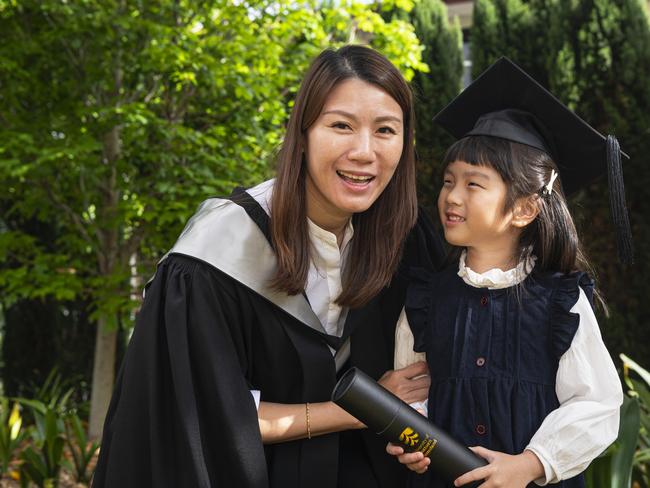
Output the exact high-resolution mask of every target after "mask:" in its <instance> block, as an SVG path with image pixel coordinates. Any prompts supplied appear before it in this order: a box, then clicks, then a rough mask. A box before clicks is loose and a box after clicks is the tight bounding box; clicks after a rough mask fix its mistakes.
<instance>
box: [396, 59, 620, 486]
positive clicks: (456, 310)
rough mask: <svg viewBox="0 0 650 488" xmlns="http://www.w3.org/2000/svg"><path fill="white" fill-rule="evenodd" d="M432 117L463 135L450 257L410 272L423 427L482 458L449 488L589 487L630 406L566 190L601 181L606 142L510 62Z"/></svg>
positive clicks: (450, 191) (414, 463)
mask: <svg viewBox="0 0 650 488" xmlns="http://www.w3.org/2000/svg"><path fill="white" fill-rule="evenodd" d="M436 120H437V121H438V122H440V123H441V124H442V125H443V126H444V127H445V128H447V129H448V130H450V132H452V134H454V135H455V136H456V137H462V138H461V139H460V140H459V141H457V142H456V143H455V144H454V145H453V146H452V147H451V148H450V149H449V150H448V152H447V155H446V157H445V160H444V167H445V169H444V178H443V184H442V189H441V192H440V197H439V199H438V210H439V215H440V219H441V221H442V225H443V228H444V234H445V238H446V240H447V241H448V242H449V244H451V245H452V246H454V249H455V260H454V261H453V264H452V265H451V266H450V267H448V268H447V269H444V270H442V271H441V272H438V273H435V274H433V273H429V272H426V271H424V270H414V271H413V273H412V274H413V275H414V276H413V280H414V281H413V283H412V284H411V285H410V288H409V291H408V296H407V305H406V311H407V316H408V322H409V325H410V327H411V330H412V331H413V335H414V338H415V346H414V349H415V351H419V352H425V353H426V357H427V362H428V364H429V371H430V374H431V389H430V392H429V402H428V416H429V418H430V419H431V420H432V421H433V422H434V423H436V424H437V425H439V426H440V427H442V428H444V429H446V430H447V431H448V432H449V433H450V434H452V435H453V436H454V437H456V438H457V439H458V440H459V441H460V442H462V443H464V444H465V445H468V446H479V447H473V448H472V449H473V450H474V452H475V453H477V454H478V455H480V456H481V457H483V458H485V459H486V460H487V461H488V462H489V464H488V465H487V466H485V467H482V468H478V469H476V470H474V471H471V472H469V473H466V474H464V475H462V476H460V477H459V478H458V479H456V480H455V481H454V485H455V486H462V485H464V484H466V483H470V482H472V481H479V480H484V481H483V482H482V484H481V483H477V485H479V486H480V487H482V488H488V487H511V488H522V487H525V486H534V485H532V482H535V483H537V484H539V485H544V484H547V483H559V485H560V486H563V487H581V486H584V480H583V478H582V476H581V475H580V473H581V472H582V471H583V470H584V469H585V468H586V467H587V466H588V465H589V463H590V462H591V461H592V460H593V459H594V458H595V457H596V456H598V454H600V453H601V452H602V451H603V450H604V449H605V448H606V447H607V446H608V445H609V444H610V443H611V442H613V441H614V440H615V439H616V436H617V431H618V422H619V407H620V405H621V403H622V398H623V397H622V390H621V386H620V382H619V380H618V377H617V373H616V370H615V368H614V365H613V363H612V360H611V358H610V356H609V353H608V352H607V350H606V348H605V346H604V344H603V342H602V339H601V335H600V332H599V328H598V324H597V322H596V318H595V316H594V312H593V310H592V297H593V293H594V286H593V281H592V280H591V279H590V278H589V276H588V275H587V274H586V272H585V271H586V270H588V269H589V267H588V263H587V261H586V259H585V256H584V254H583V253H582V250H581V245H580V241H579V239H578V236H577V234H576V229H575V226H574V223H573V220H572V218H571V215H570V214H569V211H568V209H567V204H566V200H565V197H564V194H563V187H564V189H565V190H566V191H567V193H571V192H572V191H575V190H576V189H577V188H578V187H579V186H580V185H581V184H584V183H585V180H586V182H588V181H591V180H592V179H593V178H594V176H596V175H597V174H598V173H599V172H602V169H603V166H604V160H605V158H604V157H603V155H604V154H605V152H606V151H605V148H606V142H605V139H604V138H603V137H602V136H601V135H600V134H598V133H597V132H595V131H594V130H593V129H591V127H589V126H588V125H586V124H585V123H584V122H583V121H581V120H580V119H579V118H577V117H576V116H575V115H574V114H573V113H572V112H570V111H569V110H568V109H567V108H566V107H564V106H563V105H561V104H560V102H558V101H557V100H556V99H555V98H554V97H553V96H552V95H551V94H550V93H548V92H546V90H544V89H543V88H542V87H541V86H539V85H538V84H537V83H536V82H534V81H533V80H532V78H530V77H528V75H526V74H525V73H524V72H523V71H521V70H520V69H519V68H518V67H517V66H516V65H514V64H512V63H511V62H510V61H509V60H507V59H503V58H502V59H501V60H499V61H498V62H497V63H496V64H495V65H493V66H492V67H491V68H490V69H488V71H487V72H486V73H484V74H483V75H482V76H481V77H480V78H479V79H478V80H477V81H475V82H474V83H473V84H472V85H471V86H470V87H468V88H467V89H466V90H465V92H463V93H462V94H461V95H460V96H459V97H458V98H457V99H456V100H454V101H453V102H452V103H451V104H450V105H449V106H448V107H447V108H446V109H445V110H443V112H441V113H440V114H439V115H438V116H437V117H436ZM614 141H615V140H613V138H612V139H610V140H608V143H607V144H609V145H610V147H609V153H610V158H609V159H610V160H617V159H618V158H619V157H620V154H619V152H618V146H617V145H614V144H615V142H614ZM594 146H597V148H595V149H594ZM592 151H594V152H595V154H597V155H598V156H597V159H594V158H592V157H591V156H590V152H592ZM619 163H620V161H619ZM580 165H584V166H582V167H581V166H580ZM594 168H595V169H594ZM560 173H561V174H562V175H563V176H564V175H565V174H566V175H567V178H566V179H565V181H561V178H560V176H559V174H560ZM611 192H612V193H615V190H614V189H612V190H611ZM387 451H388V452H389V453H390V454H393V455H396V456H398V458H399V460H400V462H402V463H404V464H406V465H408V467H409V468H410V469H411V470H413V471H416V472H417V473H420V474H421V475H422V476H415V477H414V480H413V484H414V485H415V486H426V487H428V488H438V487H447V486H451V485H450V482H448V481H445V480H443V479H442V478H440V477H439V476H438V475H437V474H436V473H433V472H429V471H428V470H427V466H428V465H429V459H428V458H424V457H423V455H422V453H420V452H415V453H404V451H403V450H402V448H401V447H398V446H395V445H391V444H389V446H388V447H387Z"/></svg>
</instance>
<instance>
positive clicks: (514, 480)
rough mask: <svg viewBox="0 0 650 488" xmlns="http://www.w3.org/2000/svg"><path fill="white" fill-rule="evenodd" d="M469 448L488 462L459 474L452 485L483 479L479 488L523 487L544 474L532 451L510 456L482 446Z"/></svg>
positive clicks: (461, 484) (542, 467)
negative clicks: (485, 464)
mask: <svg viewBox="0 0 650 488" xmlns="http://www.w3.org/2000/svg"><path fill="white" fill-rule="evenodd" d="M470 449H471V450H472V451H474V452H475V453H476V454H478V455H479V456H481V457H482V458H485V459H486V460H487V461H488V462H489V463H490V464H488V465H487V466H482V467H480V468H476V469H474V470H472V471H470V472H469V473H465V474H464V475H462V476H459V477H458V478H456V481H454V486H463V485H465V484H467V483H469V482H471V481H479V480H484V481H483V483H481V484H480V485H479V488H525V487H526V486H528V484H529V483H530V482H531V481H534V480H536V479H538V478H541V477H542V476H544V466H542V463H541V462H540V460H539V459H538V458H537V456H536V455H535V454H534V453H533V452H532V451H524V452H522V453H521V454H517V455H516V456H511V455H510V454H505V453H503V452H498V451H490V450H489V449H486V448H484V447H470Z"/></svg>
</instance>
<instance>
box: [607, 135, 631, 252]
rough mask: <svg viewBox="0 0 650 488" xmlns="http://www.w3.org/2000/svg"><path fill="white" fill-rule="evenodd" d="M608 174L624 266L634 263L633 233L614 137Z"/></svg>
mask: <svg viewBox="0 0 650 488" xmlns="http://www.w3.org/2000/svg"><path fill="white" fill-rule="evenodd" d="M607 170H608V171H607V172H608V180H609V208H610V211H611V214H612V220H613V221H614V226H615V228H616V244H617V247H618V258H619V260H620V261H621V262H622V263H623V264H632V263H633V262H634V248H633V246H632V231H631V229H630V219H629V218H628V215H627V208H626V206H625V185H624V184H623V167H622V165H621V149H620V146H619V144H618V141H617V140H616V138H615V137H614V136H607Z"/></svg>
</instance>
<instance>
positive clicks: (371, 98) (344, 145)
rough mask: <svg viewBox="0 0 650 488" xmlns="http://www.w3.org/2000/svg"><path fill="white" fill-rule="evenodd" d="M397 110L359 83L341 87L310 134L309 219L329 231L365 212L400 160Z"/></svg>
mask: <svg viewBox="0 0 650 488" xmlns="http://www.w3.org/2000/svg"><path fill="white" fill-rule="evenodd" d="M403 132H404V122H403V114H402V109H401V107H400V106H399V104H398V103H397V102H396V101H395V100H394V99H393V98H392V97H391V96H390V95H389V94H388V93H386V92H385V91H383V90H382V89H380V88H378V87H377V86H375V85H371V84H369V83H367V82H365V81H362V80H359V79H357V78H351V79H348V80H345V81H343V82H341V83H339V84H338V85H337V86H336V87H335V88H334V90H332V92H331V93H330V94H329V96H328V97H327V99H326V100H325V104H324V105H323V109H322V111H321V113H320V115H319V117H318V119H316V121H315V122H314V124H313V125H312V126H311V127H310V128H309V129H308V131H307V147H306V160H307V179H306V186H307V215H308V216H309V218H310V219H311V220H313V221H314V222H315V223H316V224H318V225H319V226H321V227H323V228H325V229H331V228H333V227H337V226H340V225H341V223H343V222H347V220H348V219H349V218H350V217H351V216H352V214H354V213H357V212H363V211H365V210H367V209H368V208H369V207H370V206H371V205H372V204H373V203H374V202H375V200H377V198H378V197H379V195H381V192H382V191H384V188H386V185H387V184H388V182H389V181H390V179H391V178H392V176H393V174H394V173H395V169H396V168H397V164H398V162H399V160H400V157H401V156H402V149H403V145H404V142H403V141H404V135H403Z"/></svg>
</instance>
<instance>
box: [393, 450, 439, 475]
mask: <svg viewBox="0 0 650 488" xmlns="http://www.w3.org/2000/svg"><path fill="white" fill-rule="evenodd" d="M386 452H387V453H388V454H390V455H392V456H397V460H398V461H399V462H400V463H402V464H404V465H406V467H407V468H408V469H410V470H411V471H415V472H416V473H418V474H422V473H424V472H425V471H426V470H427V469H428V466H429V464H431V459H429V458H428V457H426V456H425V455H424V454H422V453H421V452H420V451H416V452H404V448H402V447H401V446H398V445H396V444H393V443H392V442H389V443H388V444H387V445H386Z"/></svg>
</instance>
